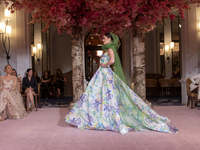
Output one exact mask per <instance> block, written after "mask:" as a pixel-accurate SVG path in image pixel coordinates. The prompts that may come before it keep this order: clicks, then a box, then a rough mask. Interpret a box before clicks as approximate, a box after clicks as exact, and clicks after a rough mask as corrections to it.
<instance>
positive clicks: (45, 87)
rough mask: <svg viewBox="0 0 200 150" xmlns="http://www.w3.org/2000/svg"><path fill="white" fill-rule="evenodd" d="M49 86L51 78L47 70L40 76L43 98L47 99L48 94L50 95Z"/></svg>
mask: <svg viewBox="0 0 200 150" xmlns="http://www.w3.org/2000/svg"><path fill="white" fill-rule="evenodd" d="M50 84H51V77H50V76H49V73H48V71H47V70H45V71H44V73H43V76H42V85H41V86H42V87H43V92H44V97H45V98H46V99H48V97H49V94H50V95H52V93H51V92H50V88H49V87H50Z"/></svg>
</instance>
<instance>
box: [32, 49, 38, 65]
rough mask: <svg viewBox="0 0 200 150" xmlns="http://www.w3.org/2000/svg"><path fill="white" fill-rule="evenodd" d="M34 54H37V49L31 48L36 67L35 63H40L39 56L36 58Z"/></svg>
mask: <svg viewBox="0 0 200 150" xmlns="http://www.w3.org/2000/svg"><path fill="white" fill-rule="evenodd" d="M36 52H37V48H36V47H33V56H34V59H35V57H36V60H37V61H36V62H35V65H37V63H40V56H37V55H36Z"/></svg>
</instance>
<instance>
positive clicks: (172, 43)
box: [165, 42, 174, 63]
mask: <svg viewBox="0 0 200 150" xmlns="http://www.w3.org/2000/svg"><path fill="white" fill-rule="evenodd" d="M173 49H174V42H171V43H170V46H169V45H165V50H166V55H167V60H168V63H169V58H170V56H171V55H172V52H173ZM169 50H171V52H169Z"/></svg>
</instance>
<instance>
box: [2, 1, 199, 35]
mask: <svg viewBox="0 0 200 150" xmlns="http://www.w3.org/2000/svg"><path fill="white" fill-rule="evenodd" d="M2 1H4V2H5V3H6V4H7V5H8V2H9V3H11V4H12V5H11V6H10V8H9V9H11V10H12V12H13V11H15V10H21V9H22V8H24V9H25V10H26V12H27V13H32V18H33V19H32V21H31V23H34V22H45V23H46V27H45V28H44V29H43V31H46V30H48V28H49V26H50V25H51V24H54V25H55V26H56V27H57V29H58V33H59V34H61V33H62V32H63V31H67V33H68V34H71V33H72V29H73V28H74V27H75V26H80V27H83V28H85V27H87V28H89V29H90V30H93V32H99V31H100V32H101V33H102V34H104V33H106V32H114V33H115V34H118V35H122V34H123V33H124V31H125V30H126V29H127V28H130V27H132V26H136V27H137V28H138V30H143V31H146V32H148V31H151V30H153V29H154V27H156V23H158V22H160V23H162V21H163V19H165V18H168V17H170V18H171V19H172V20H173V19H174V18H175V15H173V14H172V10H175V11H178V12H179V13H180V15H181V17H182V18H184V11H185V10H188V9H189V4H190V3H199V2H200V0H0V3H1V2H2Z"/></svg>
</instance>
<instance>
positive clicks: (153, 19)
mask: <svg viewBox="0 0 200 150" xmlns="http://www.w3.org/2000/svg"><path fill="white" fill-rule="evenodd" d="M1 2H5V3H6V4H7V5H8V2H9V3H10V4H11V6H10V9H11V11H12V12H14V11H15V10H20V9H22V8H24V9H25V10H26V12H27V13H32V18H33V20H32V21H31V23H35V22H45V23H46V27H45V28H44V29H43V31H44V32H45V31H46V30H47V29H48V28H49V26H50V25H51V24H53V25H55V26H56V27H57V31H58V33H59V34H62V32H63V31H66V32H67V33H68V34H71V39H72V44H71V45H72V48H71V51H72V66H73V70H72V71H73V79H72V80H73V91H74V96H75V97H74V102H76V101H77V100H78V99H79V97H80V96H81V94H82V92H83V69H84V68H83V64H82V62H83V61H82V60H83V47H82V46H83V45H84V44H83V38H82V37H83V36H82V32H81V31H82V29H83V28H88V29H89V30H92V31H93V32H96V33H97V32H100V33H101V35H103V34H104V33H106V32H114V33H115V34H118V35H120V36H122V35H123V33H124V32H125V31H127V29H128V30H129V31H130V29H131V32H132V34H133V41H132V43H133V49H132V52H133V56H132V57H133V60H134V62H133V64H134V71H133V72H134V74H133V75H132V79H133V81H134V84H135V89H136V91H137V93H138V94H139V95H140V96H141V98H142V99H143V100H145V99H146V91H145V89H146V88H145V45H144V38H145V36H144V35H145V32H148V31H151V30H153V29H154V28H155V27H156V24H157V23H162V21H163V19H165V18H169V17H170V18H171V19H172V20H173V19H174V18H175V15H173V14H172V10H176V11H178V12H179V13H180V16H181V17H182V18H184V11H185V10H188V9H189V4H191V3H199V2H200V0H31V1H30V0H0V3H1ZM75 93H76V94H75Z"/></svg>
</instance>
